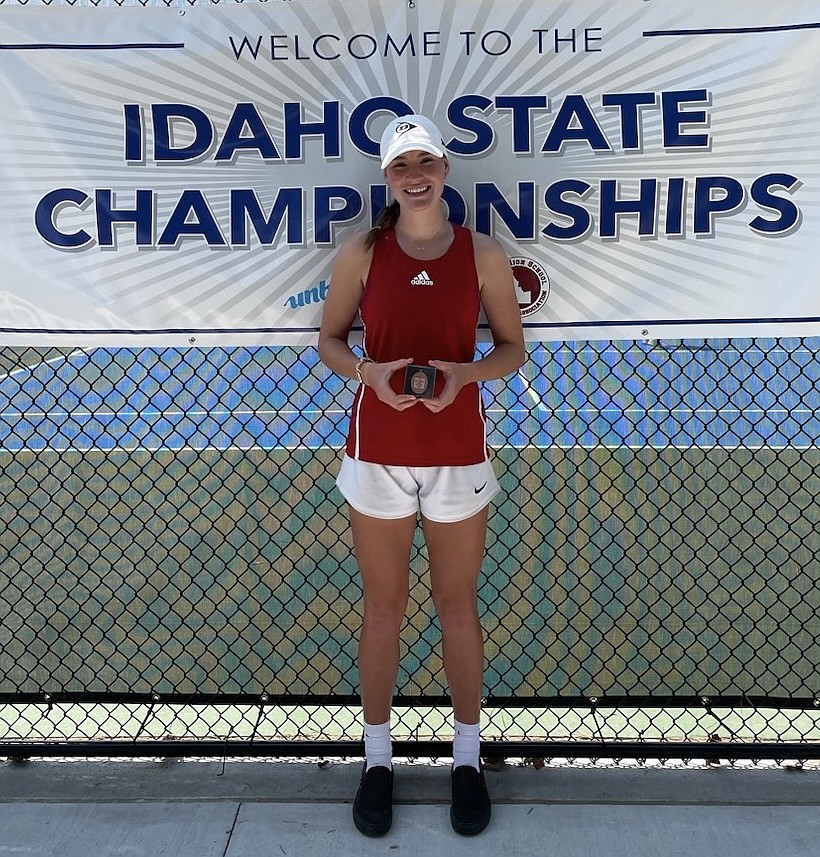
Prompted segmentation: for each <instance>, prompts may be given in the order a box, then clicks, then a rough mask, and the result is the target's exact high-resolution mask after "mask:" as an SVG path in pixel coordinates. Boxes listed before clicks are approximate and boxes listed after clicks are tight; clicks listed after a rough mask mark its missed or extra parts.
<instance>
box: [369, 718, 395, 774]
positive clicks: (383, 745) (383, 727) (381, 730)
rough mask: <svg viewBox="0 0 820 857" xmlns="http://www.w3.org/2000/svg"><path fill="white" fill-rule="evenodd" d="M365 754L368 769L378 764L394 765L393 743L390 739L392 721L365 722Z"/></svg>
mask: <svg viewBox="0 0 820 857" xmlns="http://www.w3.org/2000/svg"><path fill="white" fill-rule="evenodd" d="M364 756H365V760H366V761H367V770H368V771H369V770H370V769H371V768H373V767H375V766H376V765H383V766H384V767H385V768H392V767H393V745H392V743H391V741H390V721H389V720H388V721H387V722H386V723H375V724H374V723H367V722H366V723H365V724H364Z"/></svg>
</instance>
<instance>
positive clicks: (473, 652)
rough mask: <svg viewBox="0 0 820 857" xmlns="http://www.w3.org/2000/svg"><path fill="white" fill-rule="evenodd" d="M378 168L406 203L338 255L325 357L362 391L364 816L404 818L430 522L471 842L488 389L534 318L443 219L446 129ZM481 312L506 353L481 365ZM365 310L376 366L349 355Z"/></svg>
mask: <svg viewBox="0 0 820 857" xmlns="http://www.w3.org/2000/svg"><path fill="white" fill-rule="evenodd" d="M381 166H382V169H383V171H384V176H385V179H386V181H387V184H388V185H389V188H390V190H391V192H392V195H393V198H394V201H393V203H392V204H391V205H390V206H388V207H387V208H386V209H384V210H383V211H382V212H381V214H380V216H379V218H378V220H377V223H376V225H375V227H374V228H373V229H371V230H370V231H369V232H364V233H359V234H356V235H353V236H352V237H351V238H349V239H348V240H347V241H345V243H344V244H343V245H342V247H341V248H340V249H339V252H338V255H337V257H336V260H335V264H334V268H333V274H332V278H331V287H330V291H329V292H328V297H327V301H326V304H325V308H324V315H323V318H322V326H321V332H320V334H319V355H320V357H321V359H322V361H323V362H324V363H325V364H326V365H327V366H328V367H329V368H330V369H332V370H333V371H334V372H338V373H339V374H341V375H344V376H345V377H348V378H356V379H357V380H358V381H359V389H358V391H357V393H356V397H355V400H354V403H353V411H352V414H351V420H350V430H349V434H348V439H347V446H346V451H345V453H346V454H345V456H344V460H343V462H342V466H341V469H340V472H339V476H338V479H337V484H338V486H339V489H340V490H341V492H342V494H343V495H344V497H345V499H346V500H347V502H348V506H349V514H350V524H351V529H352V533H353V542H354V547H355V552H356V560H357V563H358V566H359V569H360V572H361V576H362V584H363V590H364V621H363V626H362V630H361V635H360V639H359V681H360V690H361V697H362V705H363V709H364V712H363V713H364V739H365V754H366V760H365V765H364V769H363V771H362V779H361V783H360V786H359V790H358V792H357V795H356V800H355V802H354V806H353V817H354V821H355V823H356V826H357V827H358V829H359V830H360V831H361V832H362V833H365V834H367V835H369V836H379V835H381V834H384V833H386V832H387V830H389V828H390V824H391V822H392V788H393V768H392V757H391V743H390V710H391V703H392V699H393V692H394V687H395V683H396V674H397V671H398V666H399V631H400V629H401V626H402V623H403V621H404V615H405V609H406V606H407V599H408V587H409V561H410V550H411V543H412V540H413V533H414V531H415V528H416V520H417V514H418V513H420V515H421V525H422V528H423V532H424V538H425V542H426V544H427V549H428V554H429V559H430V581H431V587H432V595H433V603H434V605H435V608H436V611H437V613H438V616H439V620H440V622H441V629H442V645H443V659H444V669H445V673H446V676H447V682H448V685H449V690H450V695H451V698H452V702H453V710H454V720H455V730H454V740H453V768H452V774H451V782H452V805H451V811H450V818H451V822H452V825H453V828H454V829H455V830H456V831H457V832H458V833H461V834H465V835H470V834H475V833H479V832H480V831H481V830H483V829H484V828H485V827H486V826H487V824H488V822H489V820H490V811H491V809H490V799H489V796H488V794H487V788H486V784H485V782H484V774H483V771H482V770H481V763H480V760H479V716H480V710H479V709H480V701H481V695H482V681H483V673H484V649H483V636H482V631H481V627H480V625H479V620H478V612H477V586H478V575H479V572H480V569H481V563H482V560H483V557H484V549H485V538H486V531H487V511H488V504H489V502H490V500H491V499H492V497H493V496H494V494H495V493H496V492H497V491H498V490H499V487H498V483H497V482H496V479H495V476H494V474H493V471H492V468H491V466H490V463H489V461H488V452H487V444H486V432H485V423H484V414H483V408H482V404H481V396H480V392H479V387H478V384H479V382H481V381H488V380H491V379H495V378H500V377H503V376H504V375H507V374H509V373H511V372H513V371H515V370H516V369H517V368H518V367H519V366H521V364H522V363H523V361H524V343H523V334H522V330H521V315H520V311H519V308H518V301H517V298H516V296H515V292H514V287H513V278H512V272H511V269H510V265H509V261H508V259H507V256H506V254H505V253H504V250H503V249H502V248H501V245H500V244H498V242H497V241H495V240H494V239H492V238H489V237H488V236H486V235H482V234H478V233H474V232H472V231H471V230H469V229H465V228H464V227H460V226H456V225H454V224H451V223H450V222H448V220H447V219H446V218H445V216H444V211H443V206H442V202H441V195H442V190H443V188H444V182H445V180H446V179H447V176H448V175H449V173H450V163H449V161H448V159H447V157H446V154H445V148H444V143H443V141H442V137H441V133H440V132H439V131H438V129H437V128H436V126H435V125H434V124H433V123H432V122H431V121H430V120H429V119H428V118H426V117H424V116H417V115H412V116H402V117H400V118H398V119H395V120H394V121H392V122H391V123H390V124H389V125H388V126H387V128H386V129H385V132H384V134H383V135H382V139H381ZM482 308H483V310H484V312H485V315H486V318H487V321H488V323H489V325H490V329H491V331H492V337H493V343H494V348H493V350H492V351H491V352H490V353H489V354H487V355H486V356H485V357H482V358H481V359H480V360H475V359H474V358H475V343H476V326H477V323H478V318H479V311H480V310H481V309H482ZM357 316H361V320H362V323H363V326H364V340H363V350H364V355H365V356H363V357H358V356H357V355H356V354H355V353H354V352H353V351H352V349H351V348H350V346H349V345H348V334H349V332H350V328H351V325H352V324H353V322H354V321H355V319H356V317H357ZM408 367H410V368H408ZM420 367H421V368H420ZM431 369H434V370H435V377H434V378H433V377H431V376H432V374H433V373H432V372H431ZM419 393H420V394H421V395H417V394H419Z"/></svg>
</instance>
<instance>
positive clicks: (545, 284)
mask: <svg viewBox="0 0 820 857" xmlns="http://www.w3.org/2000/svg"><path fill="white" fill-rule="evenodd" d="M510 267H511V268H512V272H513V277H514V278H515V292H516V297H517V298H518V307H519V309H520V310H521V317H522V318H526V317H527V316H528V315H532V314H533V313H536V312H538V310H540V309H541V308H542V307H543V306H544V304H545V303H546V302H547V299H548V298H549V296H550V278H549V274H548V273H547V271H546V269H545V268H544V266H543V265H541V264H540V263H539V262H536V261H535V259H528V258H527V257H525V256H516V257H514V258H512V259H510Z"/></svg>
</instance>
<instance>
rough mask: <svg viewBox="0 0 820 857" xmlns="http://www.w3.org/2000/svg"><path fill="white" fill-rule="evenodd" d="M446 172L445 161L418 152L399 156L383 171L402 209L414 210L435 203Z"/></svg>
mask: <svg viewBox="0 0 820 857" xmlns="http://www.w3.org/2000/svg"><path fill="white" fill-rule="evenodd" d="M449 173H450V164H449V163H448V162H447V158H437V157H436V156H435V155H431V154H430V153H429V152H422V151H419V150H414V151H412V152H405V153H404V154H403V155H399V156H398V158H394V159H393V160H392V161H391V162H390V163H389V164H388V165H387V167H386V168H385V170H384V176H385V179H386V180H387V184H388V185H389V186H390V190H391V191H393V197H394V198H395V199H397V200H398V201H399V205H400V206H401V207H402V208H408V209H410V210H413V211H418V210H421V209H424V208H426V207H428V206H431V205H433V204H438V201H439V199H440V197H441V193H442V191H443V189H444V180H445V179H446V178H447V176H448V175H449Z"/></svg>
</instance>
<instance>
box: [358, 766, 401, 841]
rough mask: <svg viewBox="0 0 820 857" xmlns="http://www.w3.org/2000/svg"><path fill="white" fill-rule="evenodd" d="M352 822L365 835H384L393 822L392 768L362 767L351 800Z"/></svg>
mask: <svg viewBox="0 0 820 857" xmlns="http://www.w3.org/2000/svg"><path fill="white" fill-rule="evenodd" d="M353 823H354V824H355V825H356V827H357V828H358V830H360V831H361V832H362V833H364V835H365V836H384V834H385V833H387V831H388V830H390V825H391V824H392V823H393V769H392V768H386V767H384V766H383V765H376V766H375V767H373V768H371V769H370V770H369V771H368V770H367V763H366V762H365V765H364V767H363V768H362V780H361V782H360V783H359V790H358V791H357V792H356V799H355V800H354V801H353Z"/></svg>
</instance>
